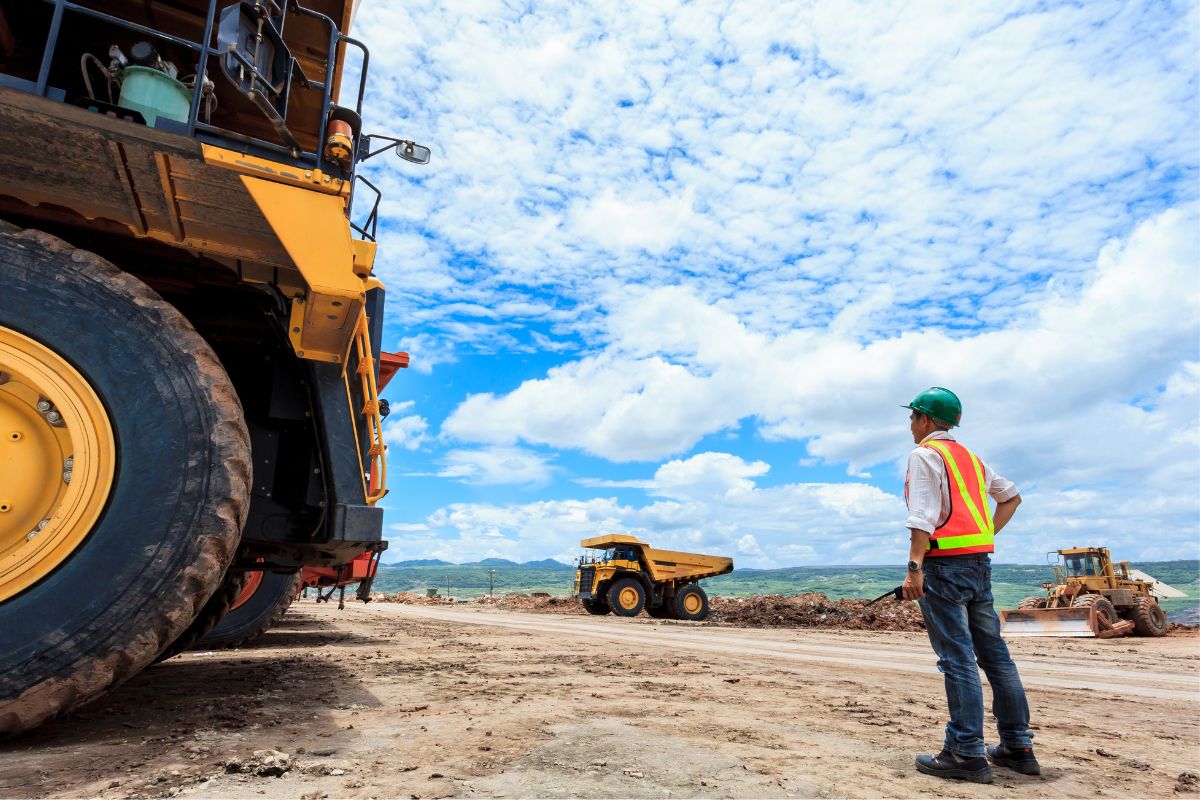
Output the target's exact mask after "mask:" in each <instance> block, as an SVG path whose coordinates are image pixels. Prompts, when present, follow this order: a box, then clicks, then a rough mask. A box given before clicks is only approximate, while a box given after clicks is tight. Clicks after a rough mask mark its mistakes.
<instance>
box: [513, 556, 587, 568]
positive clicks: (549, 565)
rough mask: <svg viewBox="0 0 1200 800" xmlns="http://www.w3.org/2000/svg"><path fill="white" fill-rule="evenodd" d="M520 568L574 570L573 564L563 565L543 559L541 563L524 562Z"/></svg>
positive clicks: (551, 559)
mask: <svg viewBox="0 0 1200 800" xmlns="http://www.w3.org/2000/svg"><path fill="white" fill-rule="evenodd" d="M521 566H522V567H542V568H543V569H575V565H574V564H564V563H563V562H561V561H555V560H554V559H553V558H543V559H542V560H541V561H525V562H523V563H522V564H521Z"/></svg>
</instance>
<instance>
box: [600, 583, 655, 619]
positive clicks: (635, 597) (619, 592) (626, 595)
mask: <svg viewBox="0 0 1200 800" xmlns="http://www.w3.org/2000/svg"><path fill="white" fill-rule="evenodd" d="M608 607H609V608H611V609H612V612H613V613H614V614H616V615H617V616H619V617H636V616H637V615H638V614H640V613H642V609H643V608H645V607H646V590H645V589H643V588H642V584H641V583H640V582H639V581H637V580H636V579H634V578H620V579H618V580H615V581H613V583H612V586H609V587H608Z"/></svg>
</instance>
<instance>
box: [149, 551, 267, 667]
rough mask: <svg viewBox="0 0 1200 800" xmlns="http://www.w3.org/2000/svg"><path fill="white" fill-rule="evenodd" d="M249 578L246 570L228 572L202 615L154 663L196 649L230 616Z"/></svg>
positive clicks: (201, 610)
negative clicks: (198, 644) (201, 641)
mask: <svg viewBox="0 0 1200 800" xmlns="http://www.w3.org/2000/svg"><path fill="white" fill-rule="evenodd" d="M248 576H249V573H248V572H246V570H244V569H231V570H229V571H228V572H226V573H225V580H223V581H221V586H220V587H219V588H218V589H217V590H216V591H215V592H213V594H212V597H210V598H208V602H207V603H205V604H204V607H203V608H201V609H200V613H199V614H197V615H196V618H195V619H194V620H192V624H191V625H188V626H187V627H186V628H184V630H183V633H181V634H179V636H178V637H176V639H175V641H173V642H171V644H169V645H168V646H167V649H166V650H163V651H162V652H161V653H159V654H158V657H157V658H155V659H154V663H155V664H157V663H158V662H160V661H166V660H167V659H168V658H174V657H175V656H177V655H179V654H180V653H182V652H184V651H185V650H191V649H193V648H195V646H196V643H197V642H199V641H200V640H201V639H203V638H204V637H205V636H207V635H208V632H209V631H211V630H212V629H213V628H214V627H216V625H217V623H219V622H220V621H221V620H222V619H224V618H225V617H226V616H228V615H229V612H230V609H232V608H233V604H234V602H235V601H236V600H237V598H238V595H240V594H241V593H242V589H243V588H244V587H245V586H246V580H247V579H248Z"/></svg>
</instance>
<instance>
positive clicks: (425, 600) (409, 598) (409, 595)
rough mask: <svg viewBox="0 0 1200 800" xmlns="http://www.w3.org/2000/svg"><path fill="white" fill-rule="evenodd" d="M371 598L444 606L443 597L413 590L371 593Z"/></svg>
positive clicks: (375, 600)
mask: <svg viewBox="0 0 1200 800" xmlns="http://www.w3.org/2000/svg"><path fill="white" fill-rule="evenodd" d="M371 600H372V601H373V602H376V603H404V604H405V605H410V606H444V605H446V599H445V598H444V597H426V596H425V595H423V594H414V593H413V592H396V593H395V594H384V593H380V592H375V593H372V595H371Z"/></svg>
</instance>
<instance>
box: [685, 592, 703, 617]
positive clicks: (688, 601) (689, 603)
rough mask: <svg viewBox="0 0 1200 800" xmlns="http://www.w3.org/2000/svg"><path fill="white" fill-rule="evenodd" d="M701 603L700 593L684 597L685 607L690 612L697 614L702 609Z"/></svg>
mask: <svg viewBox="0 0 1200 800" xmlns="http://www.w3.org/2000/svg"><path fill="white" fill-rule="evenodd" d="M701 605H702V604H701V602H700V597H699V596H698V595H694V594H689V595H688V596H687V597H685V598H683V607H684V608H685V609H686V610H687V612H688V613H689V614H695V613H697V612H698V611H700V607H701Z"/></svg>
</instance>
